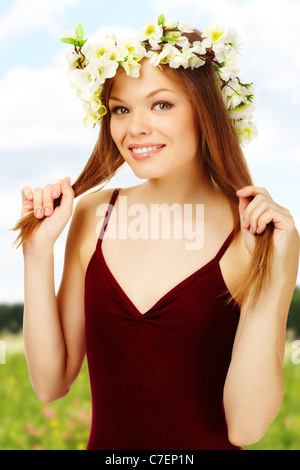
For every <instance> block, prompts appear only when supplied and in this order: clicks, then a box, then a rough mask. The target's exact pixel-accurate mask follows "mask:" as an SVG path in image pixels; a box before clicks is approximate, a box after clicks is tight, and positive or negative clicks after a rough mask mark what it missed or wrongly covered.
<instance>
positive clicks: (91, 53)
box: [86, 38, 115, 62]
mask: <svg viewBox="0 0 300 470" xmlns="http://www.w3.org/2000/svg"><path fill="white" fill-rule="evenodd" d="M114 52H115V41H114V39H112V38H106V39H104V40H103V41H102V42H101V43H100V44H96V45H91V44H90V45H89V46H88V48H87V51H86V55H87V57H88V58H89V60H90V62H93V61H97V60H99V59H101V57H105V58H107V59H110V57H111V56H112V55H113V54H114Z"/></svg>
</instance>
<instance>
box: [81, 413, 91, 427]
mask: <svg viewBox="0 0 300 470" xmlns="http://www.w3.org/2000/svg"><path fill="white" fill-rule="evenodd" d="M79 418H80V419H81V421H83V422H84V424H86V425H88V426H89V425H90V422H91V417H90V415H89V414H88V413H87V412H86V411H81V412H80V413H79Z"/></svg>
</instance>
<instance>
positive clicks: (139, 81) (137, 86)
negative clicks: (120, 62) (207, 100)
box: [110, 59, 183, 96]
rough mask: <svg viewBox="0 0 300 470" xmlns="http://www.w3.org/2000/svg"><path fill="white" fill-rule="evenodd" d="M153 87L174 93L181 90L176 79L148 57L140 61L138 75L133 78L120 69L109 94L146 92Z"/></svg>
mask: <svg viewBox="0 0 300 470" xmlns="http://www.w3.org/2000/svg"><path fill="white" fill-rule="evenodd" d="M155 88H157V89H158V88H159V89H160V88H162V89H169V90H171V91H174V92H176V93H180V92H182V91H183V90H182V88H181V87H180V85H179V83H178V81H177V80H175V79H174V78H172V76H170V74H167V73H166V72H165V71H164V70H163V69H160V68H159V67H156V66H154V65H152V64H150V63H149V61H148V59H143V61H142V62H141V69H140V76H139V77H138V78H133V77H130V76H128V75H126V72H125V70H123V69H121V70H120V71H119V73H117V75H116V76H115V78H114V80H113V84H112V88H111V92H110V95H111V96H112V95H113V96H116V95H118V96H119V95H127V94H128V93H135V94H139V93H141V94H148V93H149V92H150V91H151V90H153V89H155Z"/></svg>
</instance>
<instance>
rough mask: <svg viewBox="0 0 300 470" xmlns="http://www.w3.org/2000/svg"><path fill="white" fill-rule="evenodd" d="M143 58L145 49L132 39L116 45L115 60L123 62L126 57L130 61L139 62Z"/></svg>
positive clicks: (120, 41)
mask: <svg viewBox="0 0 300 470" xmlns="http://www.w3.org/2000/svg"><path fill="white" fill-rule="evenodd" d="M144 56H145V48H144V47H143V46H142V45H141V43H140V42H139V41H136V40H134V39H121V40H119V41H118V43H117V54H116V57H115V60H117V61H118V62H123V61H124V60H126V58H127V57H129V58H130V60H135V61H137V62H138V61H140V60H142V58H143V57H144Z"/></svg>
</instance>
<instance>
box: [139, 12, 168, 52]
mask: <svg viewBox="0 0 300 470" xmlns="http://www.w3.org/2000/svg"><path fill="white" fill-rule="evenodd" d="M162 36H163V28H162V26H161V25H159V24H158V20H157V18H154V19H152V20H150V21H149V23H148V24H147V26H146V28H144V29H143V30H142V37H143V39H142V41H145V40H147V39H148V40H149V43H150V45H151V47H152V48H153V49H158V44H159V43H160V42H161V38H162Z"/></svg>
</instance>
